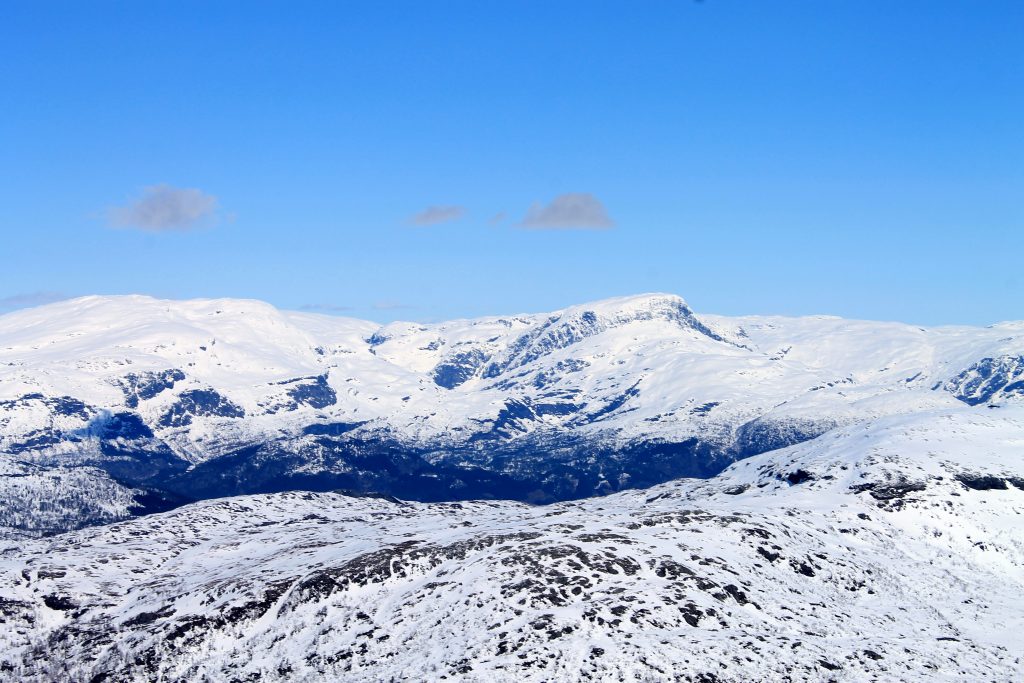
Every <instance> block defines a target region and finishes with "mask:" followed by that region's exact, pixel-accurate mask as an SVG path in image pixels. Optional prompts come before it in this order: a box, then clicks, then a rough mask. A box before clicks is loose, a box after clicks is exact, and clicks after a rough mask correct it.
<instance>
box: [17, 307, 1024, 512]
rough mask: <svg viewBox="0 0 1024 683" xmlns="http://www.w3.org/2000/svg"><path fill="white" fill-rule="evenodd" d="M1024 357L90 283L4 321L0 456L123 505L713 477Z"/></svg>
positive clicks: (812, 336) (994, 399)
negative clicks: (92, 485)
mask: <svg viewBox="0 0 1024 683" xmlns="http://www.w3.org/2000/svg"><path fill="white" fill-rule="evenodd" d="M1022 357H1024V324H1022V323H1004V324H1000V325H994V326H991V327H988V328H970V327H944V328H934V329H926V328H920V327H915V326H910V325H902V324H898V323H873V322H862V321H847V320H841V319H838V318H830V317H820V316H819V317H811V318H770V317H747V318H725V317H721V316H708V315H698V314H696V313H694V312H693V311H692V310H691V309H690V308H689V307H688V306H687V304H686V303H685V302H684V301H683V300H682V299H680V298H679V297H676V296H672V295H666V294H651V295H642V296H635V297H624V298H619V299H610V300H607V301H600V302H595V303H592V304H587V305H582V306H576V307H572V308H568V309H565V310H563V311H557V312H554V313H550V314H542V315H519V316H508V317H494V318H482V319H478V320H459V321H451V322H446V323H438V324H414V323H393V324H389V325H384V326H380V325H377V324H374V323H370V322H365V321H359V320H352V319H346V318H334V317H329V316H319V315H310V314H300V313H289V312H282V311H278V310H276V309H275V308H273V307H271V306H269V305H267V304H265V303H261V302H257V301H241V300H197V301H162V300H157V299H152V298H149V297H142V296H127V297H85V298H82V299H75V300H72V301H66V302H61V303H57V304H52V305H49V306H44V307H40V308H36V309H31V310H26V311H19V312H16V313H11V314H8V315H5V316H0V460H2V461H3V462H4V463H6V464H5V465H4V467H6V468H8V469H17V468H21V467H29V466H31V467H34V468H49V467H63V468H69V467H92V468H96V469H97V470H99V471H102V472H104V473H106V475H105V476H108V477H110V478H111V481H112V483H113V484H114V485H116V486H118V487H120V489H118V491H119V492H118V493H116V494H115V493H114V489H112V488H109V487H105V488H104V487H101V488H103V489H104V490H106V491H109V496H110V500H109V501H107V503H104V505H107V508H108V509H110V510H115V509H116V510H122V513H116V514H127V513H126V512H123V511H124V510H126V509H127V508H126V507H125V506H123V505H121V504H120V503H118V502H116V501H118V500H120V498H119V497H120V496H121V495H122V493H121V492H120V491H121V490H131V491H145V492H147V493H145V495H146V496H147V497H149V498H148V499H149V500H153V499H154V498H153V497H154V496H155V497H156V498H155V499H157V500H163V501H165V502H164V503H161V505H163V504H171V503H170V502H168V501H179V502H181V501H186V500H191V499H202V498H211V497H217V496H223V495H234V494H246V493H259V492H275V491H284V490H292V489H306V490H319V491H325V490H332V489H346V490H351V491H362V492H366V491H374V492H380V493H385V494H391V495H396V496H399V497H401V498H405V499H414V500H424V501H431V500H434V501H437V500H460V499H470V498H513V499H518V500H524V501H534V502H546V501H553V500H562V499H572V498H580V497H586V496H591V495H595V494H602V493H608V492H611V491H617V490H622V489H626V488H631V487H643V486H651V485H654V484H658V483H661V482H664V481H668V480H670V479H673V478H676V477H682V476H697V477H707V476H711V475H714V474H716V473H717V472H720V471H721V470H722V469H724V468H725V467H727V466H728V465H729V464H730V463H732V462H734V461H736V460H737V459H741V458H743V457H747V456H749V455H752V454H756V453H761V452H765V451H768V450H772V449H775V448H780V447H784V446H787V445H790V444H793V443H798V442H801V441H805V440H807V439H811V438H814V437H816V436H818V435H820V434H822V433H824V432H826V431H828V430H830V429H833V428H835V427H837V426H842V425H848V424H853V423H856V422H858V421H860V420H864V419H870V418H876V417H880V416H885V415H894V414H904V413H912V412H916V411H922V410H930V409H935V408H951V407H961V408H963V409H968V410H987V409H988V406H997V405H1003V404H1013V403H1016V402H1018V401H1020V400H1021V399H1022V396H1024V385H1022V381H1024V375H1022V372H1024V369H1022V368H1024V363H1022V361H1021V358H1022ZM0 486H3V477H2V476H0ZM17 495H19V496H22V497H27V498H24V499H25V500H27V499H29V498H31V497H32V495H33V494H31V492H28V491H26V490H25V489H24V487H22V488H20V489H18V493H17ZM102 495H107V494H102ZM132 495H136V494H132ZM142 508H146V509H149V506H148V505H143V506H142ZM136 509H141V508H138V507H137V508H136ZM91 514H92V513H88V514H85V513H83V518H82V523H83V524H84V523H90V521H92V520H93V517H92V516H91ZM111 514H115V513H111ZM62 524H64V522H62ZM37 531H39V532H42V530H37Z"/></svg>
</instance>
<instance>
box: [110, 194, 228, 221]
mask: <svg viewBox="0 0 1024 683" xmlns="http://www.w3.org/2000/svg"><path fill="white" fill-rule="evenodd" d="M216 211H217V198H216V197H214V196H213V195H210V194H207V193H205V192H203V191H202V190H197V189H195V188H182V187H173V186H171V185H166V184H161V185H151V186H149V187H147V188H144V189H143V190H142V195H141V196H140V197H139V198H138V199H136V200H135V201H133V202H131V203H129V204H126V205H124V206H115V207H113V208H111V209H110V211H109V219H110V224H111V225H112V226H114V227H118V228H137V229H139V230H145V231H148V232H171V231H183V230H191V229H192V228H196V227H199V226H200V225H202V224H204V223H205V222H207V220H208V219H210V218H212V217H213V216H214V214H215V212H216Z"/></svg>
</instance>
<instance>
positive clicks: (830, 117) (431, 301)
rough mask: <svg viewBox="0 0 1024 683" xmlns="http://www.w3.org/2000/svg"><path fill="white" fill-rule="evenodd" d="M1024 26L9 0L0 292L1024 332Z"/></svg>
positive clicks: (543, 7) (751, 3) (715, 8)
mask: <svg viewBox="0 0 1024 683" xmlns="http://www.w3.org/2000/svg"><path fill="white" fill-rule="evenodd" d="M1021 44H1024V2H1020V1H1019V0H1012V1H1008V2H999V1H995V0H993V1H986V2H973V1H968V0H964V1H962V2H947V1H943V0H927V1H919V2H916V1H913V0H901V1H900V2H889V1H882V0H848V1H838V0H837V1H835V2H820V1H817V0H815V1H810V0H808V1H805V2H787V1H782V0H778V1H775V0H756V1H755V0H748V1H746V2H739V1H737V0H705V1H704V2H683V1H681V0H677V1H675V2H656V1H649V2H640V3H636V2H578V3H576V2H560V1H552V0H548V1H546V2H507V3H498V2H479V1H477V2H454V1H446V2H366V3H343V2H323V3H302V2H289V3H285V2H279V3H252V2H246V3H230V2H195V3H189V2H181V1H177V2H91V3H84V2H71V3H52V2H45V1H42V0H34V1H31V2H21V1H15V2H9V3H5V9H4V20H3V22H2V23H0V59H2V62H0V63H2V64H3V68H2V69H0V88H2V90H0V92H2V93H3V94H2V96H0V98H2V105H0V150H3V151H2V153H0V188H2V189H0V197H2V201H0V231H2V237H3V242H2V244H3V247H2V249H3V252H2V253H3V254H4V256H5V257H6V258H4V259H3V261H2V266H0V307H3V308H6V309H12V308H15V307H18V306H24V305H28V304H32V303H35V302H39V301H43V300H46V299H51V298H56V297H58V296H71V295H81V294H90V293H103V294H115V293H132V292H141V293H147V294H153V295H156V296H163V297H174V298H185V297H213V296H230V297H253V298H259V299H264V300H267V301H270V302H271V303H273V304H275V305H277V306H280V307H284V308H302V307H306V308H310V309H319V310H324V311H329V312H337V313H339V314H343V315H353V316H359V317H367V318H373V319H379V320H389V319H394V318H403V319H412V320H437V319H444V318H451V317H461V316H476V315H485V314H499V313H501V314H504V313H514V312H522V311H531V312H532V311H544V310H550V309H554V308H558V307H562V306H565V305H569V304H572V303H580V302H584V301H588V300H593V299H599V298H603V297H608V296H616V295H622V294H631V293H639V292H645V291H669V292H675V293H678V294H680V295H682V296H684V297H685V298H687V299H688V300H689V302H690V303H691V305H692V306H693V307H694V308H695V309H697V310H698V311H704V312H715V313H725V314H743V313H780V314H813V313H830V314H836V315H842V316H846V317H859V318H872V319H893V320H905V321H908V322H915V323H920V324H943V323H972V324H988V323H992V322H995V321H998V320H1005V319H1022V318H1024V267H1022V265H1021V262H1022V261H1021V257H1022V255H1024V50H1022V49H1021ZM602 212H603V213H602ZM417 216H418V217H419V218H417ZM444 219H448V220H444ZM424 223H429V224H424Z"/></svg>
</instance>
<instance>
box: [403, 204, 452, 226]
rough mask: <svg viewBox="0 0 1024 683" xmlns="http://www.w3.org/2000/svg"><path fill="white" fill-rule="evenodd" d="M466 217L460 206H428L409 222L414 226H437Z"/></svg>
mask: <svg viewBox="0 0 1024 683" xmlns="http://www.w3.org/2000/svg"><path fill="white" fill-rule="evenodd" d="M465 215H466V209H465V208H464V207H461V206H428V207H427V208H425V209H423V210H422V211H420V212H419V213H417V214H416V215H414V216H413V217H412V218H410V219H409V220H410V221H411V222H412V223H414V224H416V225H437V224H439V223H448V222H449V221H457V220H459V219H460V218H462V217H463V216H465Z"/></svg>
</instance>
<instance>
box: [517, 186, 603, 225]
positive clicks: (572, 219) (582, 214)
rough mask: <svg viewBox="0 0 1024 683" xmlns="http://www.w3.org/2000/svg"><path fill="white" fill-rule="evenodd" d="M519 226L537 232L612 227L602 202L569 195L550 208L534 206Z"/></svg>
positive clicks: (582, 194) (585, 194) (587, 196)
mask: <svg viewBox="0 0 1024 683" xmlns="http://www.w3.org/2000/svg"><path fill="white" fill-rule="evenodd" d="M520 225H521V226H522V227H524V228H533V229H537V230H561V229H583V230H600V229H604V228H611V227H614V226H615V221H613V220H612V219H611V218H610V217H609V216H608V211H607V209H605V208H604V204H602V203H601V200H600V199H598V198H597V197H595V196H594V195H592V194H590V193H589V192H568V193H566V194H560V195H558V196H557V197H555V198H554V199H552V200H551V203H550V204H546V205H544V204H534V205H533V206H531V207H530V209H529V211H527V212H526V217H525V218H524V219H523V222H522V223H520Z"/></svg>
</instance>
